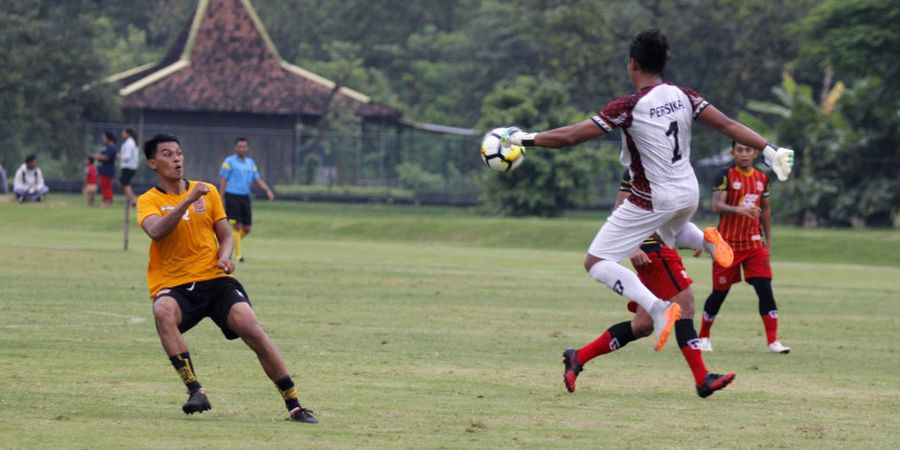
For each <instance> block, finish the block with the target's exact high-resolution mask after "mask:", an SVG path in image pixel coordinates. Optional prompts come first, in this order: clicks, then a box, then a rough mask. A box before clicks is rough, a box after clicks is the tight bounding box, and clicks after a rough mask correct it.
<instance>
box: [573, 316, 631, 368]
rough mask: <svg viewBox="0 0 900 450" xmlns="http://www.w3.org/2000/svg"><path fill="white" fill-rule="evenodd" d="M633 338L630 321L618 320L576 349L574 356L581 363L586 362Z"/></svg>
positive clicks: (625, 343)
mask: <svg viewBox="0 0 900 450" xmlns="http://www.w3.org/2000/svg"><path fill="white" fill-rule="evenodd" d="M634 339H635V337H634V332H633V331H632V330H631V322H619V323H617V324H615V325H613V326H611V327H609V328H607V329H606V331H604V332H603V334H601V335H600V337H598V338H597V339H595V340H594V342H591V343H590V344H588V345H585V346H584V347H582V348H581V350H578V353H576V354H575V358H577V359H578V362H579V363H580V364H581V365H584V364H587V362H588V361H590V360H592V359H594V358H596V357H598V356H600V355H603V354H606V353H609V352H614V351H616V350H618V349H620V348H622V347H624V346H626V345H628V343H629V342H631V341H633V340H634Z"/></svg>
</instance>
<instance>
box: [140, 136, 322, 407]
mask: <svg viewBox="0 0 900 450" xmlns="http://www.w3.org/2000/svg"><path fill="white" fill-rule="evenodd" d="M144 155H145V156H146V157H147V166H148V167H150V169H151V170H153V171H154V172H156V177H157V180H158V184H157V185H156V186H155V187H153V188H152V189H150V190H149V191H147V192H146V193H144V194H143V195H141V196H140V198H138V202H137V210H138V223H139V224H140V226H141V228H143V229H144V231H145V232H146V233H147V235H148V236H150V238H151V239H152V240H153V241H152V242H151V243H150V264H149V265H148V267H147V287H148V289H149V290H150V296H151V297H152V298H153V316H154V318H155V319H156V331H157V333H158V334H159V340H160V342H161V343H162V346H163V350H165V352H166V355H168V356H169V360H170V361H171V362H172V365H173V366H174V367H175V370H176V371H177V372H178V374H179V375H180V376H181V379H182V381H184V384H185V386H187V389H188V400H187V402H186V403H185V404H184V406H182V410H183V411H184V412H185V413H186V414H193V413H195V412H203V411H206V410H209V409H211V406H210V403H209V399H208V398H207V396H206V393H205V392H204V391H203V388H202V387H201V385H200V382H199V381H198V380H197V375H196V372H195V371H194V365H193V363H192V361H191V356H190V353H189V352H188V346H187V342H185V340H184V336H182V333H184V332H186V331H188V330H190V329H191V328H192V327H193V326H194V325H196V324H197V323H198V322H200V321H201V320H203V318H204V317H209V318H211V319H212V320H213V322H215V323H216V325H218V326H219V328H220V329H221V330H222V333H223V334H225V337H226V338H227V339H237V338H238V337H240V338H241V339H242V340H243V341H244V343H246V344H247V346H249V347H250V348H251V349H253V351H254V352H256V355H257V357H258V358H259V362H260V364H261V365H262V367H263V370H265V372H266V375H268V376H269V378H270V379H271V380H272V381H273V382H274V383H275V385H276V386H277V387H278V390H279V391H280V392H281V395H282V397H283V398H284V402H285V405H286V406H287V409H288V412H289V414H290V418H291V420H294V421H297V422H305V423H317V422H318V421H317V420H316V419H315V417H313V416H312V414H311V411H310V410H308V409H306V408H303V407H301V406H300V401H299V400H298V399H297V389H296V388H295V387H294V382H293V380H292V379H291V376H290V374H289V373H288V371H287V367H286V366H285V363H284V360H283V359H282V358H281V355H280V354H279V353H278V349H277V348H275V344H273V343H272V341H271V340H270V339H269V337H268V336H267V335H266V333H265V332H264V331H263V330H262V328H261V327H260V325H259V322H258V321H257V320H256V314H255V313H254V312H253V309H252V308H251V306H250V298H249V296H248V295H247V292H246V291H245V290H244V288H243V286H241V284H240V283H239V282H238V281H237V280H236V279H234V278H232V277H231V276H230V275H229V274H230V273H231V272H232V271H233V270H234V263H233V262H232V261H231V250H232V245H233V240H232V237H231V231H230V230H229V226H228V221H227V219H226V217H225V209H224V207H223V206H222V200H221V197H219V193H218V192H217V190H216V188H215V187H214V186H213V185H211V184H208V183H204V182H198V181H190V180H187V179H184V178H182V174H183V170H184V155H183V153H182V151H181V145H180V143H179V142H178V138H176V137H175V136H170V135H165V134H158V135H156V136H154V137H153V139H151V140H149V141H147V142H146V143H145V144H144Z"/></svg>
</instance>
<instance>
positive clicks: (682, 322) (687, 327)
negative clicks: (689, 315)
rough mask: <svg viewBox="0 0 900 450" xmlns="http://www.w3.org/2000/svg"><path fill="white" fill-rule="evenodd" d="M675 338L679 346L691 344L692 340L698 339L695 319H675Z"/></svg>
mask: <svg viewBox="0 0 900 450" xmlns="http://www.w3.org/2000/svg"><path fill="white" fill-rule="evenodd" d="M675 339H676V340H677V341H678V347H679V348H680V347H684V346H687V345H691V344H692V343H691V341H693V340H695V339H697V329H696V328H694V320H693V319H678V320H676V321H675Z"/></svg>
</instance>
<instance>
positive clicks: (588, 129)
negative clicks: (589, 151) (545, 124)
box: [501, 119, 606, 148]
mask: <svg viewBox="0 0 900 450" xmlns="http://www.w3.org/2000/svg"><path fill="white" fill-rule="evenodd" d="M508 130H509V135H508V136H502V137H501V141H503V144H504V145H510V144H512V145H523V146H525V147H546V148H563V147H571V146H573V145H576V144H580V143H582V142H586V141H589V140H591V139H594V138H598V137H601V136H603V135H604V134H606V132H605V131H603V129H602V128H600V127H598V126H597V124H596V123H594V121H593V120H592V119H586V120H582V121H581V122H578V123H575V124H572V125H566V126H564V127H560V128H554V129H552V130H548V131H542V132H540V133H526V132H524V131H521V130H519V129H518V128H510V129H508Z"/></svg>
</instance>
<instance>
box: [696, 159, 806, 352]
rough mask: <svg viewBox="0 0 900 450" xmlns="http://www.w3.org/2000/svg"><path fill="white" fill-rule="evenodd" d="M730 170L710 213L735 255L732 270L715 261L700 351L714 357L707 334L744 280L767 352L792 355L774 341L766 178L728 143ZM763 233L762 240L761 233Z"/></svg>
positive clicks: (718, 181) (716, 187)
mask: <svg viewBox="0 0 900 450" xmlns="http://www.w3.org/2000/svg"><path fill="white" fill-rule="evenodd" d="M731 154H732V156H733V157H734V164H732V165H730V166H729V167H727V168H726V169H725V170H723V171H722V172H720V173H719V174H718V176H716V178H715V179H714V180H713V198H712V209H713V211H714V212H717V213H719V214H720V218H719V233H721V234H722V237H723V238H724V239H725V240H726V241H728V243H729V244H730V245H731V248H732V250H733V251H734V264H733V265H732V266H731V267H722V266H721V265H719V264H716V262H715V261H713V291H712V293H711V294H709V298H707V299H706V305H705V306H704V307H703V324H702V325H701V327H700V348H701V349H702V350H704V351H712V342H711V341H710V339H709V332H710V329H711V328H712V324H713V320H715V318H716V315H717V314H718V313H719V308H721V307H722V302H724V301H725V297H726V296H727V295H728V290H729V289H730V288H731V285H732V284H734V283H737V282H740V281H741V268H742V267H743V270H744V278H745V279H746V280H747V283H750V284H751V285H752V286H753V288H754V289H755V290H756V295H757V296H758V297H759V315H760V317H762V321H763V326H764V327H765V330H766V341H767V342H768V346H769V347H768V349H769V351H770V352H772V353H784V354H786V353H789V352H790V351H791V349H790V348H789V347H785V346H784V345H782V344H781V342H779V341H778V308H777V306H776V305H775V297H774V295H773V294H772V268H771V266H770V264H769V249H770V248H772V208H771V205H770V203H769V177H767V176H766V174H764V173H763V172H762V171H760V170H757V169H755V168H754V167H753V161H755V160H756V157H757V156H759V152H758V151H757V150H756V149H753V148H751V147H748V146H746V145H741V144H738V143H732V148H731ZM760 231H762V234H761V233H760Z"/></svg>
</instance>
